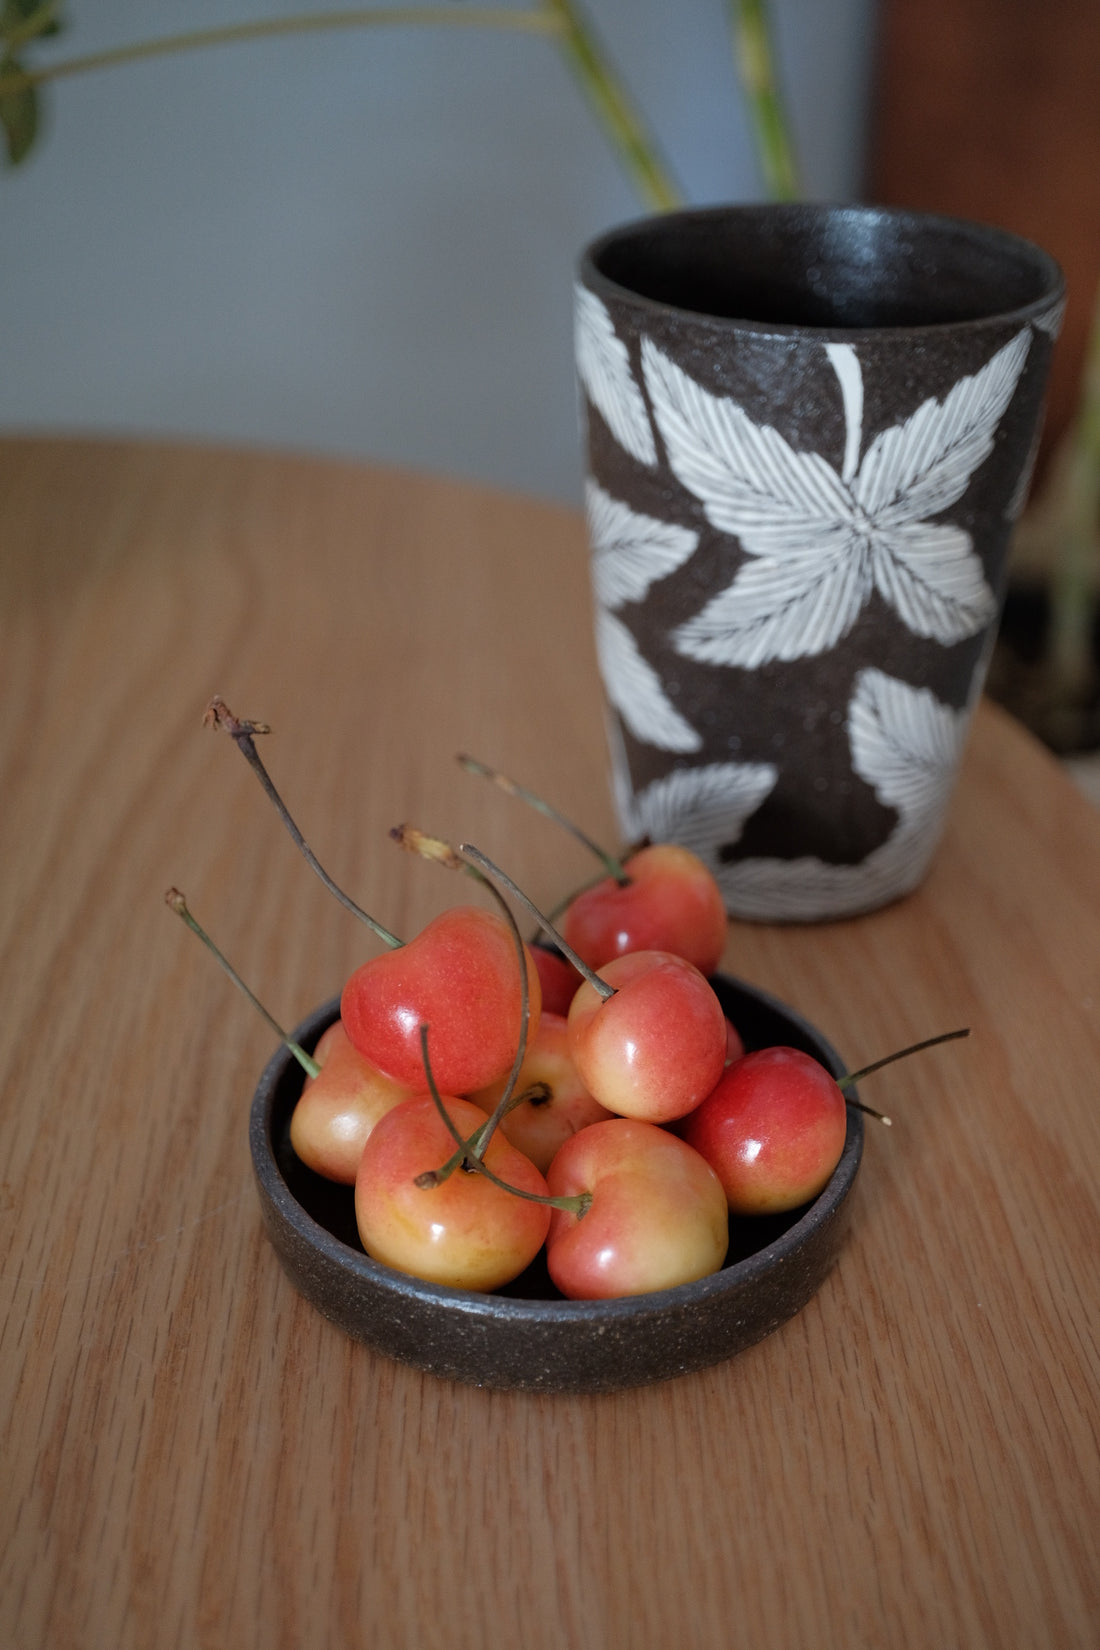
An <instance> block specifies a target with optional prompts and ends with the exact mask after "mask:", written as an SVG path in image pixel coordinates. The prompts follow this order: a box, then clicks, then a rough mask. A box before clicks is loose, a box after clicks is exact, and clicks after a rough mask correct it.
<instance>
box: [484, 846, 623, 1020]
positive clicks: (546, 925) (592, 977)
mask: <svg viewBox="0 0 1100 1650" xmlns="http://www.w3.org/2000/svg"><path fill="white" fill-rule="evenodd" d="M458 852H459V855H460V856H461V858H462V859H464V860H465V861H466V862H467V864H469V865H474V866H476V867H477V869H478V870H479V871H481V872H482V873H483V875H485V876H486V877H489V878H491V879H492V880H493V881H494V882H499V883H501V884H502V885H503V886H504V887H505V888H507V890H508V892H509V893H510V894H511V895H512V897H513V898H514V899H518V900H519V902H520V904H521V905H522V906H523V908H524V910H525V911H527V912H528V913H529V915H531V916H532V917H534V919H535V921H536V922H537V923H538V925H539V927H540V928H541V929H542V931H543V933H544V934H548V935H549V936H550V938H551V939H552V940H553V942H554V944H555V945H556V946H557V948H558V950H559V951H560V952H561V954H562V956H563V957H567V958H568V960H569V961H570V962H571V963H572V964H573V967H574V968H575V969H576V970H577V972H578V974H580V975H582V976H583V978H584V979H586V980H587V981H588V983H589V985H590V986H591V987H592V989H593V990H594V991H595V992H597V993H598V994H599V995H600V996H601V997H602V998H603V1000H604V1002H606V1001H607V999H608V998H609V997H613V996H614V995H615V987H614V986H613V985H608V983H607V981H606V980H602V979H601V978H600V976H599V975H598V974H597V973H596V972H595V970H594V969H591V968H589V966H588V964H587V963H586V962H585V961H584V959H583V958H582V957H579V956H578V955H577V953H576V952H575V951H574V950H573V947H572V946H571V945H570V944H569V943H568V942H567V941H566V940H565V939H563V937H562V936H561V934H559V933H558V930H557V929H556V928H555V927H554V925H553V923H552V922H551V921H550V918H549V917H545V916H543V914H542V912H541V911H540V910H539V908H538V906H537V905H536V904H535V903H534V901H533V900H531V899H529V898H528V896H527V895H526V894H525V893H524V892H523V889H522V888H521V887H520V886H519V884H518V883H516V882H513V881H512V879H511V877H510V876H509V875H508V873H507V872H506V871H502V870H501V868H500V866H499V865H494V864H493V861H492V860H491V859H490V858H489V856H488V855H487V854H483V853H482V852H481V849H480V848H475V847H474V846H473V844H472V843H470V842H461V843H459V846H458Z"/></svg>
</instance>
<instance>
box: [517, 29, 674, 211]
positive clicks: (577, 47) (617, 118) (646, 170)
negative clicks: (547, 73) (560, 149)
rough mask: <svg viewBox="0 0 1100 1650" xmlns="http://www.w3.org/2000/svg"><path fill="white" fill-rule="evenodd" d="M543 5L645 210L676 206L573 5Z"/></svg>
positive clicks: (651, 148) (641, 126)
mask: <svg viewBox="0 0 1100 1650" xmlns="http://www.w3.org/2000/svg"><path fill="white" fill-rule="evenodd" d="M543 5H544V9H545V10H546V11H547V12H549V13H550V14H552V15H553V16H554V17H555V18H556V19H557V22H558V26H559V28H560V30H561V44H562V50H563V51H564V52H565V55H566V58H567V60H568V62H569V65H570V67H571V69H572V70H573V73H574V75H575V76H576V79H577V81H578V83H579V85H580V87H581V90H582V91H583V92H584V94H585V96H586V97H587V98H588V101H589V103H590V104H591V105H592V108H593V109H594V110H595V113H596V116H597V119H598V120H599V121H600V124H601V125H602V126H603V129H604V131H605V133H606V134H607V136H608V138H609V139H610V141H611V146H612V148H613V149H615V150H616V151H617V153H618V156H619V160H620V163H621V164H622V166H623V167H624V168H625V170H626V172H627V174H628V175H629V177H630V179H631V182H632V183H633V184H634V187H635V189H636V190H637V191H638V194H639V196H640V197H641V199H642V202H643V204H644V205H645V206H647V207H649V208H650V209H651V210H653V211H656V212H667V211H669V210H670V209H671V208H673V207H676V206H679V205H680V204H681V195H680V191H679V189H677V187H676V185H675V184H674V183H673V182H672V179H671V177H670V176H669V174H668V172H667V171H666V169H665V166H664V164H663V162H662V161H661V159H660V157H659V155H658V151H657V145H656V143H655V142H654V141H653V139H652V137H651V136H650V134H649V133H648V132H647V130H646V127H645V123H644V122H643V120H642V118H641V116H640V115H639V114H638V113H637V111H636V110H635V108H634V106H633V104H632V103H631V102H630V100H629V99H628V97H627V95H626V93H625V91H624V89H623V86H622V84H621V82H620V80H619V78H618V76H617V74H616V73H615V71H614V69H613V68H612V66H611V62H610V59H609V58H608V56H607V54H606V52H605V51H604V49H603V47H602V46H601V44H600V42H599V40H598V39H597V37H596V35H595V33H594V31H593V29H592V26H591V24H590V23H589V22H588V20H587V18H586V17H585V16H584V14H583V12H582V11H581V8H580V7H579V6H578V5H577V4H576V0H543Z"/></svg>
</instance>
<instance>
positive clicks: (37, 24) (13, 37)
mask: <svg viewBox="0 0 1100 1650" xmlns="http://www.w3.org/2000/svg"><path fill="white" fill-rule="evenodd" d="M61 4H62V0H43V4H42V5H41V6H38V7H37V8H36V9H35V10H34V11H32V12H31V15H30V16H29V17H27V18H24V20H23V23H22V25H21V26H20V27H19V28H17V29H13V30H12V32H11V33H10V34H9V35H8V37H7V39H6V41H5V43H4V44H5V46H6V49H7V50H8V51H9V52H13V53H14V52H17V51H18V50H19V48H20V47H21V46H26V45H27V44H28V43H29V42H30V41H31V40H37V39H38V37H39V36H40V35H41V34H43V33H44V32H45V30H47V29H48V28H49V27H50V24H51V23H56V22H57V21H58V17H57V14H58V12H59V11H60V10H61Z"/></svg>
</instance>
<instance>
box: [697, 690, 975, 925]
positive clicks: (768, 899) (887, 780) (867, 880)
mask: <svg viewBox="0 0 1100 1650" xmlns="http://www.w3.org/2000/svg"><path fill="white" fill-rule="evenodd" d="M971 708H972V707H971V706H967V708H966V709H965V710H962V711H957V710H953V709H952V708H951V707H950V706H948V705H943V704H941V703H940V702H939V700H938V699H936V697H935V695H934V694H932V693H931V692H930V691H929V689H927V688H914V687H910V686H909V684H908V683H906V682H900V681H897V680H895V679H894V678H892V677H889V676H887V675H885V674H884V673H883V672H882V671H878V670H870V669H868V670H864V671H861V672H860V674H859V676H858V677H857V678H856V683H855V688H854V691H853V694H852V699H851V702H850V704H849V708H848V737H849V744H850V746H851V752H852V766H853V768H854V769H855V771H856V773H858V774H859V776H860V777H861V778H862V779H864V780H865V781H866V782H867V783H868V784H869V785H871V786H872V788H873V789H874V791H875V794H876V796H877V797H878V799H879V801H880V802H882V803H883V804H884V805H885V806H887V807H892V808H896V809H897V812H898V823H897V825H896V826H895V827H894V830H893V831H892V832H891V834H890V836H889V837H888V838H887V840H886V841H885V842H884V843H883V844H882V846H881V847H879V848H876V849H874V850H873V851H872V852H871V853H870V854H868V855H867V857H866V858H865V859H864V860H863V861H862V862H861V863H860V864H858V865H830V864H827V863H826V862H825V861H824V860H821V859H814V858H810V857H805V858H802V859H794V860H783V859H763V858H754V859H743V860H734V861H731V862H728V863H725V864H720V865H718V866H716V867H715V876H716V878H717V880H718V883H719V886H720V887H721V889H722V893H723V897H724V898H725V900H726V903H727V905H728V907H729V909H730V910H731V911H732V912H733V913H734V914H735V915H737V916H740V917H745V918H749V919H754V918H755V919H759V920H767V921H788V922H815V921H818V920H820V919H822V918H826V917H829V918H834V917H844V916H857V915H858V914H859V913H860V912H861V911H870V910H873V909H875V907H877V906H879V905H882V904H884V903H885V902H886V901H887V900H891V899H899V898H900V897H901V896H902V895H903V894H907V893H909V892H910V891H911V890H912V889H914V888H916V887H917V885H918V883H919V882H920V881H921V880H922V878H923V877H924V874H925V872H926V871H927V869H928V864H929V861H930V860H931V858H932V855H933V854H934V852H935V850H936V847H937V844H938V842H939V839H940V835H941V833H942V830H943V825H944V821H945V815H946V808H947V802H948V798H949V795H950V792H951V787H952V785H953V783H954V778H955V772H956V769H957V767H958V763H959V758H960V756H961V754H962V747H963V743H964V740H965V737H966V731H967V728H968V726H969V723H970V713H971Z"/></svg>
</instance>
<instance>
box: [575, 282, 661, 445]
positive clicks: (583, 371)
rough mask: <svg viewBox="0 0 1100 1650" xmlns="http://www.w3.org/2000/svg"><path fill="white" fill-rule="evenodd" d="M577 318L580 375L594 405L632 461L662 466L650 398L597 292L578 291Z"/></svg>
mask: <svg viewBox="0 0 1100 1650" xmlns="http://www.w3.org/2000/svg"><path fill="white" fill-rule="evenodd" d="M575 317H576V319H575V328H576V358H577V373H578V376H579V377H580V381H581V383H582V384H583V385H584V388H585V390H586V391H587V394H588V397H589V400H590V401H591V402H592V405H593V406H594V407H595V408H596V409H597V411H598V412H599V414H600V416H601V417H602V419H603V421H604V423H605V424H606V425H607V427H608V429H609V430H610V431H611V434H612V435H613V436H614V437H615V440H616V441H617V442H618V443H619V445H620V446H621V447H625V449H626V451H627V452H628V453H629V454H630V455H631V457H632V458H636V459H637V460H638V462H639V463H641V464H648V465H652V464H656V462H657V443H656V442H655V440H654V438H653V428H652V425H651V424H650V422H649V413H648V412H647V410H646V404H645V397H644V396H643V395H642V392H641V390H640V389H639V388H638V385H637V384H636V382H635V380H634V375H633V373H632V372H631V370H630V356H629V355H628V353H627V348H626V345H625V344H624V343H623V341H622V339H621V338H620V337H619V335H618V333H617V332H616V331H615V327H614V325H613V323H612V320H611V316H610V315H609V314H608V312H607V309H606V307H605V306H604V305H603V304H602V303H601V302H600V300H599V299H598V298H597V297H596V295H595V293H593V292H589V291H588V290H587V288H585V287H582V286H578V287H577V288H576V310H575Z"/></svg>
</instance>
